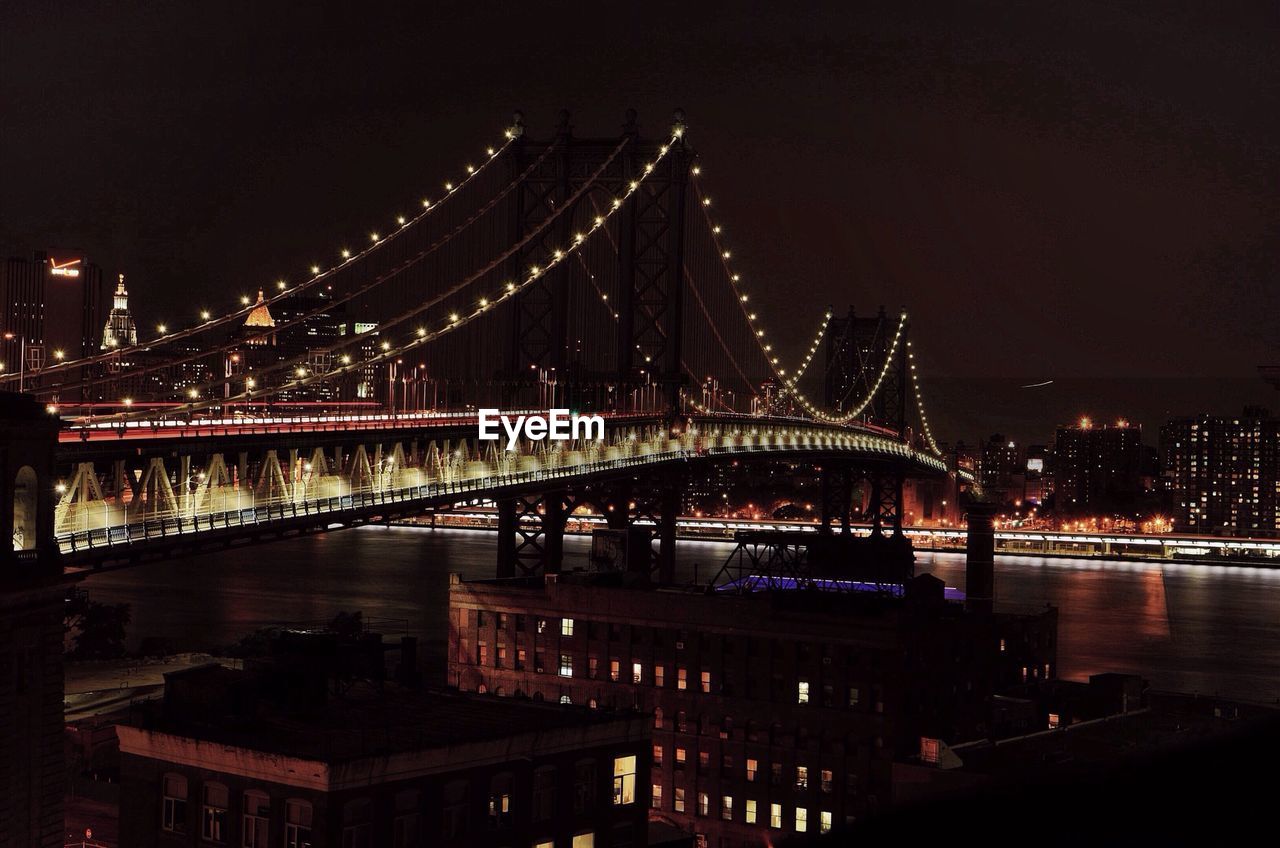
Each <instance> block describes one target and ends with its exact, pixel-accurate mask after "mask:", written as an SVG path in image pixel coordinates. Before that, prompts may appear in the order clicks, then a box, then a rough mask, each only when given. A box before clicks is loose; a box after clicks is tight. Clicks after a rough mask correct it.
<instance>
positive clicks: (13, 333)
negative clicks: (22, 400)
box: [0, 250, 110, 374]
mask: <svg viewBox="0 0 1280 848" xmlns="http://www.w3.org/2000/svg"><path fill="white" fill-rule="evenodd" d="M109 302H110V301H109V298H108V291H107V288H106V284H105V283H104V281H103V275H102V269H101V268H100V267H99V266H97V265H95V264H94V263H92V262H90V261H89V260H88V259H87V258H86V257H85V256H84V255H83V254H81V253H79V252H77V251H43V250H39V251H36V252H35V253H33V254H32V257H31V259H24V258H21V257H10V258H9V259H8V260H7V261H6V262H5V264H4V266H3V274H2V275H0V306H2V308H3V310H4V313H3V315H0V337H2V339H3V341H2V342H0V344H2V348H0V353H2V355H3V362H4V366H5V370H6V371H8V372H11V373H12V372H14V371H17V370H19V369H20V368H21V369H23V370H24V371H27V372H32V373H33V374H34V372H37V371H39V370H40V369H41V368H43V367H45V366H46V365H49V364H53V363H54V362H57V361H60V360H61V359H78V358H80V357H82V356H89V355H91V354H93V353H96V352H97V351H98V349H99V342H100V341H101V338H102V327H103V324H104V323H105V321H106V318H107V311H108V309H109ZM24 359H25V361H23V360H24Z"/></svg>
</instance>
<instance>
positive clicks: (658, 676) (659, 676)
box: [653, 665, 666, 689]
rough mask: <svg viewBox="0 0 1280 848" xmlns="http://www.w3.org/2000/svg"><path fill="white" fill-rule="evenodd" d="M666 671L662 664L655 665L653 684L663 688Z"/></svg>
mask: <svg viewBox="0 0 1280 848" xmlns="http://www.w3.org/2000/svg"><path fill="white" fill-rule="evenodd" d="M665 672H666V669H664V668H663V667H662V666H660V665H655V666H654V667H653V685H654V686H657V687H658V688H659V689H661V688H662V685H663V678H664V676H665Z"/></svg>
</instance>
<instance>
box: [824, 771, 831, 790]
mask: <svg viewBox="0 0 1280 848" xmlns="http://www.w3.org/2000/svg"><path fill="white" fill-rule="evenodd" d="M822 791H823V792H830V791H831V769H823V770H822Z"/></svg>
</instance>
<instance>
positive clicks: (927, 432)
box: [907, 339, 942, 457]
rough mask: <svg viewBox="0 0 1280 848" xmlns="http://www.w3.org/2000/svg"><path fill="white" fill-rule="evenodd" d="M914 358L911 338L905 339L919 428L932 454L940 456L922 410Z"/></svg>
mask: <svg viewBox="0 0 1280 848" xmlns="http://www.w3.org/2000/svg"><path fill="white" fill-rule="evenodd" d="M915 359H916V355H915V352H914V351H912V350H911V339H907V362H908V363H910V365H911V368H910V371H911V387H912V389H914V390H915V395H916V411H917V412H919V413H920V429H922V430H923V431H924V438H925V441H926V442H927V443H928V445H929V450H930V451H931V452H932V453H933V455H934V456H938V457H940V456H942V451H941V449H939V448H938V443H937V442H936V441H934V438H933V430H932V429H931V428H930V427H929V416H928V415H927V414H926V413H925V411H924V394H923V393H922V392H921V391H920V375H919V373H917V371H916V363H915Z"/></svg>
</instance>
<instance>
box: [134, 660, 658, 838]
mask: <svg viewBox="0 0 1280 848" xmlns="http://www.w3.org/2000/svg"><path fill="white" fill-rule="evenodd" d="M282 683H283V685H282ZM298 684H299V680H298V678H297V677H296V676H288V677H284V678H283V679H282V673H281V672H280V671H277V670H255V671H240V670H232V669H227V668H223V667H221V666H216V665H214V666H204V667H199V668H195V669H190V670H188V671H184V672H177V673H174V674H170V675H166V683H165V686H166V688H165V697H164V701H163V703H162V704H157V705H153V708H151V709H148V710H145V711H143V712H141V713H139V714H138V715H137V716H136V717H135V718H134V720H132V721H130V722H129V723H127V724H123V725H121V726H120V727H119V728H118V733H119V738H120V754H121V782H122V787H121V788H122V792H121V798H122V801H121V809H120V841H121V844H122V845H128V846H134V847H135V848H148V847H149V846H178V845H200V846H212V845H235V846H243V848H264V846H272V847H273V848H275V846H285V848H339V846H341V848H374V846H377V848H401V847H402V846H403V848H409V846H521V847H522V848H524V847H525V846H528V848H603V847H604V846H618V847H619V848H621V846H643V845H647V844H649V842H648V837H647V835H646V829H647V823H646V809H647V807H648V805H649V784H648V782H647V779H646V776H647V774H648V771H649V757H650V751H651V750H652V749H651V744H650V743H651V738H650V732H649V721H648V719H647V718H641V717H638V716H636V715H635V714H626V713H609V714H606V713H600V712H592V711H590V710H587V709H585V708H581V709H571V708H564V707H560V706H558V705H550V704H545V705H542V704H534V703H528V702H517V701H514V700H503V699H498V698H492V697H479V696H468V695H464V694H460V693H457V692H449V693H443V692H428V693H422V692H414V691H410V690H407V689H403V688H400V687H398V686H396V685H395V684H390V683H385V682H383V683H380V684H377V685H374V684H370V683H354V684H352V685H350V686H344V687H342V688H343V689H344V690H345V691H343V694H341V695H332V696H329V697H327V698H326V697H325V691H326V684H325V682H324V681H321V683H320V685H319V686H318V688H317V687H316V686H306V685H298Z"/></svg>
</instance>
